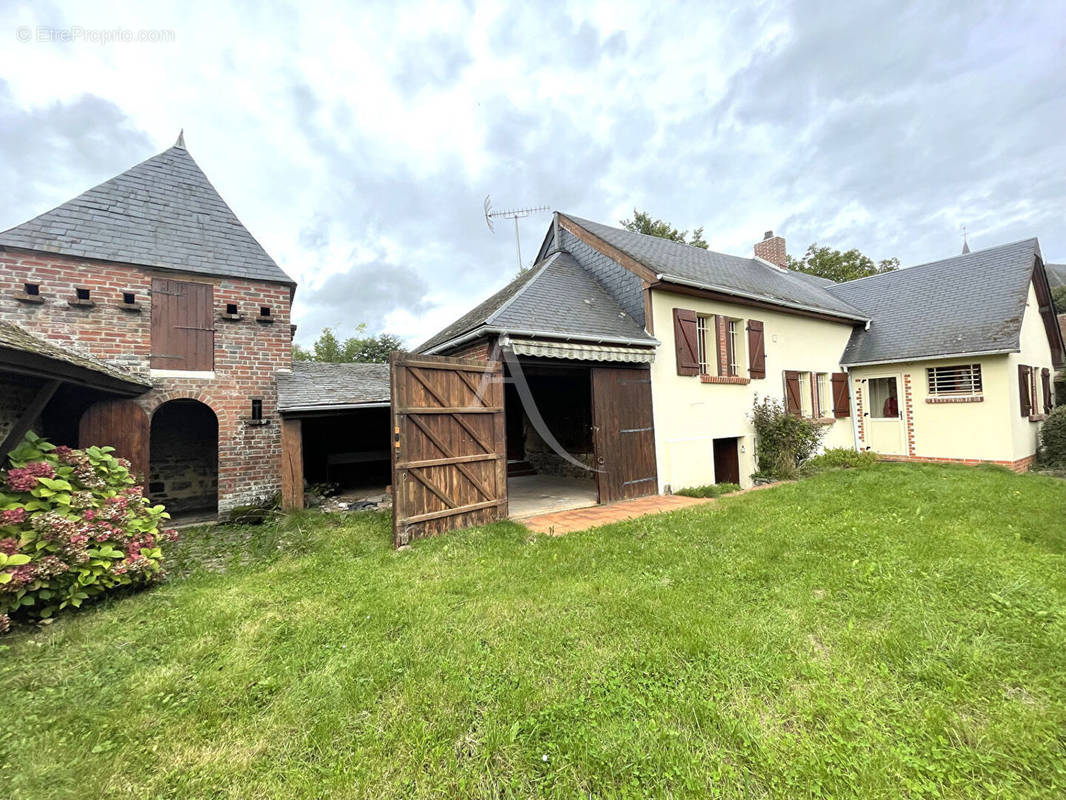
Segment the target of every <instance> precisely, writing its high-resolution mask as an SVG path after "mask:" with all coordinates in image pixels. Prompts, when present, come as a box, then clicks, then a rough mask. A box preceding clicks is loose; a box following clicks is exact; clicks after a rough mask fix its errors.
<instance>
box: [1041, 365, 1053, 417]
mask: <svg viewBox="0 0 1066 800" xmlns="http://www.w3.org/2000/svg"><path fill="white" fill-rule="evenodd" d="M1040 383H1041V384H1042V386H1041V388H1042V389H1043V391H1044V413H1045V414H1050V413H1051V370H1049V369H1048V368H1047V367H1044V368H1043V369H1042V370H1040Z"/></svg>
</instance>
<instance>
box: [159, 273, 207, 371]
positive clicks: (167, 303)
mask: <svg viewBox="0 0 1066 800" xmlns="http://www.w3.org/2000/svg"><path fill="white" fill-rule="evenodd" d="M213 305H214V287H213V286H212V285H211V284H209V283H191V282H189V281H172V280H168V279H166V278H153V279H152V357H151V367H152V369H181V370H189V371H199V372H210V371H211V370H213V369H214V368H215V315H214V308H213Z"/></svg>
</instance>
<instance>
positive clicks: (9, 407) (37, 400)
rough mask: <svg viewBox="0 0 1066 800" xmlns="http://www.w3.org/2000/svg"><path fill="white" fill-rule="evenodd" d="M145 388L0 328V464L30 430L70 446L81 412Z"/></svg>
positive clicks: (15, 329) (16, 330)
mask: <svg viewBox="0 0 1066 800" xmlns="http://www.w3.org/2000/svg"><path fill="white" fill-rule="evenodd" d="M150 388H151V386H150V384H149V383H148V382H147V381H145V380H143V379H141V378H138V377H137V376H136V375H133V374H131V373H129V372H126V371H125V370H123V369H120V368H118V367H115V366H112V365H110V364H106V363H104V362H102V361H98V360H97V359H94V358H92V357H91V356H87V355H85V354H83V353H79V352H77V351H74V350H71V349H68V348H64V347H60V346H59V345H57V344H55V343H53V342H47V341H45V340H44V339H41V338H40V337H37V336H34V335H33V334H31V333H29V332H27V331H25V330H23V329H22V328H20V327H19V326H18V325H14V324H12V323H9V322H0V463H2V462H3V461H4V457H5V456H6V455H7V454H8V453H9V452H11V450H12V449H14V448H15V447H16V446H17V445H18V443H19V442H21V441H22V438H23V436H25V435H26V433H27V432H28V431H31V430H32V431H34V432H35V433H37V434H38V435H41V436H47V437H48V438H49V439H51V440H52V441H53V442H54V443H56V444H65V445H68V446H71V445H73V446H76V445H77V444H78V439H79V434H78V420H79V419H80V418H81V416H82V414H83V412H84V411H85V410H86V409H88V408H89V407H90V406H92V405H95V404H97V403H100V404H105V403H109V402H113V401H117V400H122V399H124V398H130V397H136V396H137V395H140V394H143V393H144V392H146V391H148V390H149V389H150Z"/></svg>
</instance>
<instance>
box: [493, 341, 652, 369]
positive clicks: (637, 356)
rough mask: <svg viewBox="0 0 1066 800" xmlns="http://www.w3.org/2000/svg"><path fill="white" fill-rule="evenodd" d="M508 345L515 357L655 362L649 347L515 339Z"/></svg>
mask: <svg viewBox="0 0 1066 800" xmlns="http://www.w3.org/2000/svg"><path fill="white" fill-rule="evenodd" d="M510 343H511V349H512V350H513V351H514V354H515V355H516V356H539V357H541V358H568V359H571V360H574V361H621V362H626V363H630V364H650V363H651V362H652V361H654V360H655V350H654V349H652V348H650V347H623V346H621V345H611V344H586V343H582V342H553V341H544V340H538V341H533V340H530V339H515V338H511V340H510Z"/></svg>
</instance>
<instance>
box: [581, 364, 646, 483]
mask: <svg viewBox="0 0 1066 800" xmlns="http://www.w3.org/2000/svg"><path fill="white" fill-rule="evenodd" d="M592 430H593V444H594V447H595V450H596V466H597V467H598V468H599V469H600V470H601V471H600V472H598V473H596V482H597V485H598V487H599V494H600V502H601V503H613V502H614V501H616V500H628V499H629V498H631V497H643V496H644V495H648V494H655V493H656V492H658V490H659V486H658V476H657V474H656V471H655V427H654V424H653V422H652V413H651V373H650V371H649V370H647V369H625V368H622V367H594V368H593V369H592Z"/></svg>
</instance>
